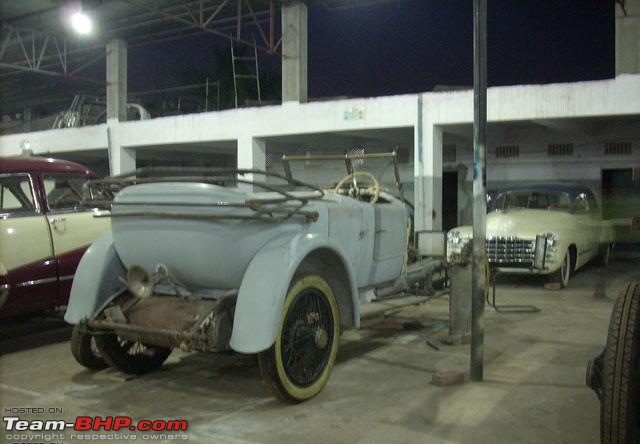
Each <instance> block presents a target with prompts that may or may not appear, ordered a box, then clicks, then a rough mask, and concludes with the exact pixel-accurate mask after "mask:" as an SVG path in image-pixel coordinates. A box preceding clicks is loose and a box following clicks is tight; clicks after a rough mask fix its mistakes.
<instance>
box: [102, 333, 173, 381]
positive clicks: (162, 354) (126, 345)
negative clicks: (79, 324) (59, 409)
mask: <svg viewBox="0 0 640 444" xmlns="http://www.w3.org/2000/svg"><path fill="white" fill-rule="evenodd" d="M96 345H97V346H98V350H100V353H101V354H102V356H103V358H104V360H105V361H106V362H107V364H109V365H110V366H111V367H114V368H116V369H118V370H120V371H121V372H124V373H131V374H134V375H142V374H145V373H149V372H151V371H153V370H155V369H157V368H159V367H161V366H162V364H163V363H164V361H166V359H167V358H168V357H169V355H170V354H171V349H170V348H165V347H156V346H151V345H145V344H142V343H140V342H135V341H127V340H122V339H121V338H119V337H118V336H117V335H115V334H103V335H100V336H96ZM134 348H135V349H136V350H137V352H135V353H131V351H132V349H134Z"/></svg>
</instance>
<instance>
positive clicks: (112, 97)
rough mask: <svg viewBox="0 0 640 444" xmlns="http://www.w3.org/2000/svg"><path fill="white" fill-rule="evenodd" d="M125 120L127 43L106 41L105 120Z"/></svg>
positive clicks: (118, 40)
mask: <svg viewBox="0 0 640 444" xmlns="http://www.w3.org/2000/svg"><path fill="white" fill-rule="evenodd" d="M110 119H115V120H119V121H121V122H124V121H126V120H127V43H126V42H125V41H124V40H122V39H113V40H111V41H109V43H107V120H110Z"/></svg>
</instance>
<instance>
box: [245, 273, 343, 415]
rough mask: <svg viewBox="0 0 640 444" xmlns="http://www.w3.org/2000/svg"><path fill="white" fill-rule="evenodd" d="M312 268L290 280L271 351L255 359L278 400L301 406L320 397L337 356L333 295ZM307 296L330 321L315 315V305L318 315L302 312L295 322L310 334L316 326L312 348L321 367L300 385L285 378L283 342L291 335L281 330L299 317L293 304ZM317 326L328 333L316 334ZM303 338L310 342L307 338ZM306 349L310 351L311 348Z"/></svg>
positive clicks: (337, 320)
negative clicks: (318, 355)
mask: <svg viewBox="0 0 640 444" xmlns="http://www.w3.org/2000/svg"><path fill="white" fill-rule="evenodd" d="M312 268H313V267H308V266H305V267H301V269H300V270H298V271H297V272H296V274H295V276H294V277H293V279H292V280H291V285H290V286H289V290H288V291H287V295H286V297H285V301H284V306H283V310H282V315H281V318H280V324H279V328H278V333H277V336H276V342H275V344H274V345H273V346H271V348H269V349H267V350H265V351H264V352H262V353H260V354H259V355H258V363H259V366H260V372H261V373H262V377H263V379H264V381H265V382H266V384H267V385H268V386H269V388H270V389H271V390H272V391H273V392H274V393H275V394H276V396H278V398H280V399H281V400H283V401H286V402H292V403H295V402H302V401H305V400H307V399H310V398H312V397H314V396H316V395H317V394H318V393H320V391H321V390H322V388H323V387H324V386H325V384H326V382H327V380H328V379H329V375H330V374H331V370H332V369H333V364H334V362H335V358H336V355H337V353H338V344H339V340H340V337H339V336H340V316H339V311H338V305H337V302H336V298H335V294H334V291H333V290H332V288H331V286H330V285H329V283H328V282H327V280H325V278H324V277H322V276H321V275H320V274H317V273H318V272H319V270H321V268H316V269H315V270H312ZM308 292H313V294H314V295H316V296H317V297H318V298H319V300H321V301H324V302H319V305H320V304H324V314H325V316H324V317H325V318H326V317H330V319H322V317H323V316H322V314H321V313H319V312H320V311H321V310H322V308H320V307H319V305H318V307H319V308H318V312H305V314H304V315H303V316H302V317H301V319H299V320H298V321H296V322H297V323H298V324H297V325H299V328H303V329H307V330H313V324H312V322H313V323H317V324H316V330H315V334H314V335H313V337H314V340H313V344H314V346H315V347H316V349H318V350H321V351H318V352H317V353H321V354H323V358H322V359H321V363H320V364H319V365H318V367H317V370H319V374H317V376H314V377H313V378H312V380H311V381H310V382H309V383H307V384H300V383H297V382H296V381H295V378H294V377H292V376H290V375H289V374H288V372H287V369H286V368H285V367H290V366H289V364H288V363H285V359H284V353H285V351H284V345H285V344H284V342H285V341H286V338H287V337H288V338H291V337H293V336H294V335H293V334H292V332H291V331H288V332H285V331H283V330H284V329H285V328H286V327H285V325H290V324H289V318H288V315H290V316H295V315H296V314H297V315H299V314H300V312H299V311H298V310H293V309H294V308H296V307H297V305H296V302H298V300H299V299H300V301H301V302H300V303H302V296H304V295H306V294H307V293H308ZM309 319H311V320H309ZM325 322H328V323H325ZM305 323H309V324H310V325H306V324H305ZM320 325H322V326H324V327H329V328H328V330H329V331H323V332H321V333H320V334H319V333H318V332H319V331H320V330H325V329H323V328H321V327H319V326H320ZM318 336H321V337H323V338H324V339H323V341H322V343H324V347H321V346H319V345H318V342H317V339H316V338H318ZM307 337H308V338H311V336H309V335H308V334H307ZM289 341H291V339H289ZM307 342H308V343H310V342H311V341H309V340H308V339H307ZM290 343H297V342H290ZM310 348H313V346H311V347H310ZM322 350H325V351H322ZM300 353H302V352H300ZM315 373H317V372H314V375H315Z"/></svg>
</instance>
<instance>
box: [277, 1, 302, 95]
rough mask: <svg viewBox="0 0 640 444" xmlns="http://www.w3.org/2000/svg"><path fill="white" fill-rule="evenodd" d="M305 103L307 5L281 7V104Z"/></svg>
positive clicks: (293, 4) (298, 4) (296, 4)
mask: <svg viewBox="0 0 640 444" xmlns="http://www.w3.org/2000/svg"><path fill="white" fill-rule="evenodd" d="M288 101H296V102H306V101H307V5H305V4H304V3H298V2H296V3H292V4H289V5H282V102H288Z"/></svg>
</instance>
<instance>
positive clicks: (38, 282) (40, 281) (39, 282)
mask: <svg viewBox="0 0 640 444" xmlns="http://www.w3.org/2000/svg"><path fill="white" fill-rule="evenodd" d="M57 280H58V278H57V277H51V278H44V279H35V280H33V281H25V282H20V283H19V284H16V287H31V286H33V285H42V284H50V283H51V282H56V281H57Z"/></svg>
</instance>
